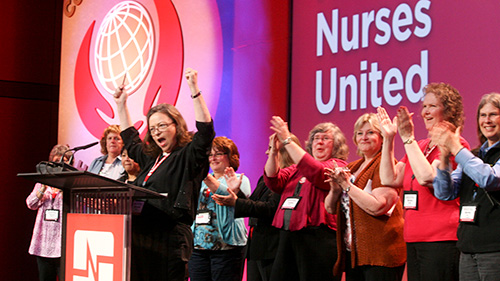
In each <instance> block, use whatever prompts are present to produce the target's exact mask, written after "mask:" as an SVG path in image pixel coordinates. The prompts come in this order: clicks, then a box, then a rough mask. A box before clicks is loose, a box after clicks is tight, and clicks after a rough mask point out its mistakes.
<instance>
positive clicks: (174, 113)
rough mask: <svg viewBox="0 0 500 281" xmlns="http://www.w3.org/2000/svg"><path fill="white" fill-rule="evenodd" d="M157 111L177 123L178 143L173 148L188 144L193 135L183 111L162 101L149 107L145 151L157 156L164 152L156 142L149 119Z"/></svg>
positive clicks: (176, 136)
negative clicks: (182, 113)
mask: <svg viewBox="0 0 500 281" xmlns="http://www.w3.org/2000/svg"><path fill="white" fill-rule="evenodd" d="M155 113H163V114H165V115H167V116H168V117H169V118H170V119H172V121H173V122H174V124H175V130H176V134H175V139H176V143H175V146H174V147H173V149H175V148H177V147H184V146H186V145H187V144H188V143H189V142H190V141H191V139H192V135H193V134H191V133H190V132H189V131H188V128H187V125H186V121H185V120H184V117H182V115H181V113H180V112H179V110H177V108H175V106H173V105H171V104H167V103H161V104H159V105H156V106H154V107H152V108H151V109H149V111H148V114H147V116H146V119H147V120H148V131H147V132H146V136H145V137H144V144H143V145H144V152H145V153H146V154H148V155H150V156H152V157H156V156H158V155H160V154H161V153H162V150H161V148H160V147H159V146H158V145H157V144H156V142H155V141H154V139H153V137H152V136H151V132H150V130H149V119H150V117H151V115H153V114H155Z"/></svg>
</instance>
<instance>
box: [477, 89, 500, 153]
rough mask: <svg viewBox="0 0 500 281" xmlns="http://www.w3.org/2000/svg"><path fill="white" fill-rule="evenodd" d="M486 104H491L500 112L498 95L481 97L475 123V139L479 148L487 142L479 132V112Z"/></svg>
mask: <svg viewBox="0 0 500 281" xmlns="http://www.w3.org/2000/svg"><path fill="white" fill-rule="evenodd" d="M487 104H491V105H493V106H494V107H496V108H498V109H499V110H500V93H489V94H486V95H484V96H483V97H481V100H480V101H479V105H478V106H477V116H476V122H477V137H478V139H479V146H481V145H482V144H483V143H485V142H486V141H487V139H486V137H485V136H484V135H483V132H481V126H480V124H479V117H480V111H481V109H482V108H483V107H484V106H485V105H487Z"/></svg>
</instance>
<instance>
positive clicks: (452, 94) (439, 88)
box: [423, 83, 465, 127]
mask: <svg viewBox="0 0 500 281" xmlns="http://www.w3.org/2000/svg"><path fill="white" fill-rule="evenodd" d="M423 92H424V96H425V95H427V94H430V93H432V94H434V95H435V96H436V98H437V99H438V100H439V101H441V103H442V104H443V107H444V110H443V115H444V120H446V121H448V122H450V123H452V124H453V125H455V127H463V125H464V119H465V117H464V106H463V104H462V96H461V95H460V93H459V92H458V90H457V89H455V88H454V87H453V86H451V85H450V84H446V83H430V84H428V85H426V86H425V87H424V90H423Z"/></svg>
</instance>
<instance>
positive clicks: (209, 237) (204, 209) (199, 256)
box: [189, 137, 251, 281]
mask: <svg viewBox="0 0 500 281" xmlns="http://www.w3.org/2000/svg"><path fill="white" fill-rule="evenodd" d="M208 160H209V162H210V168H211V169H212V171H213V173H212V174H208V176H207V177H206V178H205V180H204V181H203V184H202V185H201V189H200V196H199V199H198V211H197V214H196V220H195V223H194V224H193V227H192V229H193V234H194V251H193V255H192V256H191V259H190V260H189V277H190V278H191V280H193V281H197V280H220V281H232V280H234V281H239V280H241V278H242V273H243V264H244V247H245V245H246V243H247V229H246V227H245V221H244V219H243V218H235V216H234V207H231V206H221V205H218V204H216V202H215V200H214V199H212V195H213V194H218V195H228V194H229V191H228V190H229V189H231V190H232V191H233V192H234V193H240V194H242V195H241V196H244V197H248V196H250V193H251V190H250V181H249V180H248V178H247V177H246V176H244V175H243V174H235V171H236V170H238V167H239V165H240V154H239V152H238V148H237V147H236V145H235V144H234V142H233V141H232V140H230V139H228V138H226V137H216V138H215V139H214V141H213V144H212V151H211V152H210V154H209V156H208ZM240 191H241V192H240Z"/></svg>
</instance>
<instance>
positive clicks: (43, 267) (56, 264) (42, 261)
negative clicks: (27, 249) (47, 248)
mask: <svg viewBox="0 0 500 281" xmlns="http://www.w3.org/2000/svg"><path fill="white" fill-rule="evenodd" d="M36 262H37V265H38V277H39V278H40V281H56V280H57V277H58V276H59V268H60V266H61V259H60V258H44V257H39V256H36Z"/></svg>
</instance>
